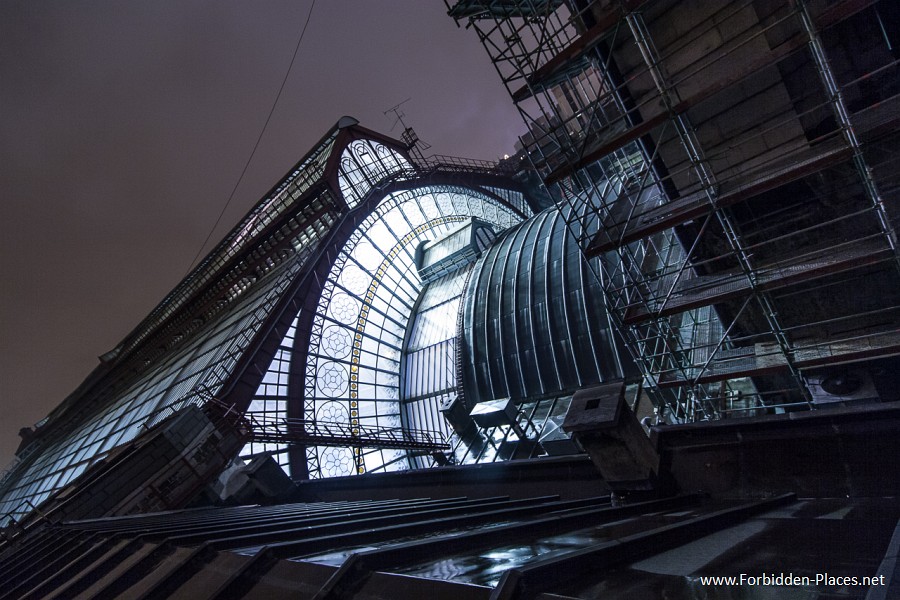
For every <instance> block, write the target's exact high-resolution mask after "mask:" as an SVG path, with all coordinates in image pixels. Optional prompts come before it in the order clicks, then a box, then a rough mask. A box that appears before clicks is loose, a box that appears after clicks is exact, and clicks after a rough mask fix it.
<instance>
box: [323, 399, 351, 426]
mask: <svg viewBox="0 0 900 600" xmlns="http://www.w3.org/2000/svg"><path fill="white" fill-rule="evenodd" d="M316 421H317V422H319V423H349V422H350V413H348V412H347V407H346V406H344V405H343V403H341V402H334V401H333V400H332V401H330V402H325V403H324V404H322V406H320V407H319V410H317V411H316Z"/></svg>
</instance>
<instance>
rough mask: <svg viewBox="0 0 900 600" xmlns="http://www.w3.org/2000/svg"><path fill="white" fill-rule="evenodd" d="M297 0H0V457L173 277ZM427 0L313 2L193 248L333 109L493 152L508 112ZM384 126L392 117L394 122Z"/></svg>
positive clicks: (286, 37) (303, 2)
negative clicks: (400, 116)
mask: <svg viewBox="0 0 900 600" xmlns="http://www.w3.org/2000/svg"><path fill="white" fill-rule="evenodd" d="M309 6H310V0H290V1H283V2H274V1H273V2H247V1H246V0H240V1H232V2H185V1H183V0H179V1H171V2H163V1H160V2H138V1H135V0H132V1H130V2H121V0H119V1H116V2H112V1H108V2H33V1H23V2H11V1H9V0H7V1H5V2H3V3H2V4H0V202H2V209H3V211H2V218H0V228H2V233H0V281H2V282H3V283H2V289H0V292H2V296H0V298H2V302H0V306H2V309H0V359H2V360H0V406H2V409H3V412H2V417H3V418H2V420H0V469H2V468H4V467H5V466H6V464H7V463H8V462H9V461H10V460H12V458H13V452H14V451H15V449H16V447H17V446H18V443H19V438H18V435H17V434H18V430H19V428H20V427H22V426H26V425H31V424H33V423H34V422H36V421H38V420H39V419H41V418H42V417H44V416H45V415H46V414H47V413H48V412H49V411H50V410H51V409H52V408H53V407H54V406H56V405H57V404H59V402H61V401H62V400H63V398H65V397H66V396H67V395H68V394H69V393H70V392H71V391H73V390H74V389H75V387H76V386H77V385H78V384H79V383H80V382H81V381H82V380H83V379H84V377H86V376H87V374H88V373H89V372H90V371H91V370H92V369H93V368H94V367H95V366H96V364H97V356H99V355H100V354H102V353H104V352H106V351H108V350H110V349H112V348H113V347H114V346H115V345H116V344H117V343H118V342H119V341H120V340H121V339H122V338H123V337H124V336H125V335H126V334H127V333H128V332H129V331H131V329H132V328H133V327H134V326H135V325H137V323H138V322H139V321H140V319H142V318H143V317H144V316H145V315H146V314H147V313H148V312H149V311H150V310H151V309H152V308H153V307H154V306H155V305H156V304H157V303H158V302H159V301H160V300H161V299H162V298H163V296H165V294H166V293H167V292H168V291H169V290H171V289H172V288H173V287H174V286H175V284H176V283H178V281H179V280H180V279H181V278H182V277H183V276H184V274H185V273H186V271H187V269H188V267H189V266H190V262H191V259H192V258H193V257H194V255H195V254H196V253H197V251H198V249H199V247H200V245H201V244H202V242H203V240H204V239H205V238H206V236H207V234H208V233H209V229H210V228H211V227H212V225H213V223H214V222H215V220H216V217H217V215H218V214H219V212H220V211H221V210H222V207H223V206H224V204H225V202H226V200H227V198H228V196H229V194H230V193H231V190H232V188H233V186H234V184H235V182H236V181H237V179H238V177H239V175H240V173H241V170H242V169H243V167H244V164H245V162H246V161H247V158H248V157H249V155H250V152H251V150H252V149H253V145H254V143H255V142H256V138H257V136H258V135H259V133H260V131H261V129H262V127H263V124H264V122H265V119H266V116H267V115H268V113H269V110H270V108H271V106H272V102H273V101H274V98H275V95H276V93H277V91H278V88H279V85H280V84H281V81H282V78H283V76H284V73H285V71H286V69H287V67H288V64H289V63H290V60H291V55H292V53H293V50H294V46H295V44H296V42H297V39H298V36H299V33H300V30H301V28H302V26H303V22H304V21H305V19H306V15H307V11H308V10H309ZM445 13H446V8H445V6H444V4H443V2H442V1H441V0H355V1H351V0H318V2H317V4H316V5H315V9H314V11H313V13H312V18H311V21H310V24H309V28H308V30H307V31H306V35H305V36H304V38H303V43H302V45H301V47H300V51H299V55H298V57H297V60H296V62H295V63H294V66H293V69H292V71H291V74H290V77H289V79H288V81H287V84H286V86H285V88H284V92H283V93H282V96H281V99H280V101H279V103H278V106H277V108H276V110H275V113H274V115H273V117H272V120H271V122H270V124H269V128H268V130H267V132H266V134H265V136H264V138H263V139H262V142H261V144H260V147H259V150H258V151H257V154H256V156H255V158H254V160H253V162H252V163H251V164H250V168H249V170H248V172H247V175H246V176H245V178H244V180H243V182H242V183H241V185H240V187H239V188H238V190H237V193H236V195H235V197H234V200H233V201H232V203H231V205H230V207H229V209H228V211H227V212H226V213H225V216H224V217H223V219H222V222H221V223H220V225H219V227H218V228H217V230H216V232H215V233H214V234H213V236H212V239H211V241H210V243H209V244H208V245H207V247H206V248H205V249H204V254H205V253H206V252H207V251H209V250H210V249H211V246H212V245H213V244H214V243H215V242H217V241H218V240H219V239H220V238H221V237H222V236H223V235H224V234H225V233H226V232H227V231H228V230H229V229H230V228H231V227H232V226H233V225H234V224H235V222H237V220H238V219H239V218H240V217H241V216H243V215H244V213H246V211H247V210H249V208H250V207H251V206H252V205H253V204H255V203H256V202H257V201H258V200H259V199H260V196H261V195H262V194H263V193H265V192H266V191H267V190H268V189H269V188H270V187H271V186H272V185H273V184H275V183H276V182H277V180H278V179H280V178H281V177H282V176H283V175H284V174H285V173H286V172H287V170H288V169H289V168H290V167H291V166H292V165H293V164H294V163H295V162H296V161H297V160H298V159H299V158H300V157H302V155H303V154H305V153H306V151H307V150H309V149H310V147H311V146H312V145H313V144H314V143H315V142H316V141H317V140H318V139H319V138H320V137H321V136H322V135H323V134H324V133H325V132H326V131H327V130H328V128H329V127H331V126H332V125H333V124H334V123H335V122H336V121H337V120H338V118H340V117H341V116H342V115H351V116H354V117H356V118H357V119H359V121H360V123H361V124H362V125H363V126H366V127H369V128H371V129H375V130H378V131H382V132H384V133H391V132H390V129H391V126H392V125H393V123H394V120H393V116H385V115H384V114H383V112H384V111H385V110H386V109H388V108H390V107H392V106H394V105H396V104H397V103H399V102H401V101H403V100H405V99H406V98H411V100H410V101H409V102H407V103H406V104H404V105H403V107H402V110H403V112H404V113H405V115H406V117H405V118H406V121H407V123H408V124H410V125H412V126H413V127H415V129H416V131H417V132H418V134H419V136H420V138H422V139H423V140H424V141H426V142H428V143H430V144H431V145H432V148H431V150H430V151H431V152H434V153H437V154H451V155H457V156H469V157H474V158H483V159H496V158H498V157H499V156H501V155H502V154H504V153H508V152H511V150H512V148H513V144H514V142H515V140H516V137H517V136H518V134H519V133H520V132H521V130H522V129H523V128H524V127H523V125H522V122H521V120H520V118H519V116H518V115H517V114H516V112H515V109H514V107H513V105H512V103H511V101H510V100H509V97H508V95H507V94H506V91H505V90H504V89H503V87H502V85H501V83H500V80H499V78H498V76H497V74H496V72H495V71H494V69H493V66H492V65H491V64H490V61H489V60H488V58H487V55H486V53H485V52H484V50H483V48H482V47H481V45H480V44H479V42H478V40H477V37H476V35H475V33H474V32H473V31H466V30H465V29H460V28H457V27H456V25H455V24H454V22H453V20H452V19H450V18H449V17H447V16H446V14H445ZM399 133H400V128H399V126H398V127H397V128H396V129H394V131H393V134H394V135H395V136H399Z"/></svg>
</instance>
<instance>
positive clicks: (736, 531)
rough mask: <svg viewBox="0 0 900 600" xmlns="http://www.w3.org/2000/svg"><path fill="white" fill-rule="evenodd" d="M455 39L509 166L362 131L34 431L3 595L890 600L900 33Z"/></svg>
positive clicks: (7, 481)
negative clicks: (491, 86)
mask: <svg viewBox="0 0 900 600" xmlns="http://www.w3.org/2000/svg"><path fill="white" fill-rule="evenodd" d="M448 10H449V14H450V15H451V16H452V17H453V18H455V19H456V20H457V22H459V23H465V25H466V27H467V28H471V29H474V31H475V32H476V33H477V35H478V37H479V39H480V40H481V42H482V43H483V44H484V46H485V48H486V49H487V51H488V54H489V56H490V58H491V60H492V61H493V63H494V65H495V66H496V69H497V72H498V74H499V76H500V78H501V80H502V82H503V83H504V85H506V87H507V89H508V90H509V93H510V96H511V99H512V101H513V102H514V103H515V104H516V106H517V107H518V109H519V111H520V112H521V114H522V116H523V117H524V119H525V122H526V124H527V125H528V126H529V132H528V134H527V135H526V136H524V138H523V139H522V148H521V151H520V153H519V154H518V155H517V156H516V157H514V158H513V159H509V160H506V161H503V162H501V163H500V164H496V165H495V164H487V163H480V162H477V161H468V160H463V159H455V158H449V157H431V158H424V156H423V154H422V152H421V148H420V147H416V146H415V144H416V140H417V137H416V136H415V134H414V132H412V131H411V130H409V129H407V130H406V131H405V132H404V135H403V139H404V140H405V141H404V142H400V141H397V140H393V139H391V138H389V137H386V136H383V135H380V134H378V133H376V132H373V131H370V130H368V129H365V128H363V127H360V126H359V124H358V123H356V121H355V120H353V119H350V118H347V117H345V118H343V119H341V120H340V121H339V122H338V123H337V124H336V125H335V127H334V128H333V129H332V130H330V131H329V132H328V133H327V134H326V135H325V137H323V139H322V140H321V141H320V142H319V143H318V144H317V145H316V146H315V148H313V149H312V150H311V151H310V152H309V153H308V154H307V155H306V156H305V157H304V158H303V159H302V160H301V161H300V162H298V164H297V165H296V166H295V167H294V168H293V169H292V170H291V171H290V172H289V173H288V175H286V177H285V178H284V179H283V180H282V181H281V182H279V184H278V185H276V186H275V187H274V188H273V189H272V190H271V191H270V192H269V193H267V194H266V195H265V196H264V197H263V199H262V200H261V201H260V202H259V203H258V204H257V206H256V207H254V209H253V210H252V211H251V212H250V213H249V214H248V215H247V216H246V217H245V218H244V219H243V220H242V221H241V222H240V223H239V224H238V225H237V226H236V227H235V228H234V229H233V230H232V231H231V233H229V235H228V236H226V238H225V239H224V240H223V241H222V242H221V243H220V244H219V245H218V246H217V247H216V249H215V250H214V251H213V252H212V253H211V254H210V255H209V256H208V257H207V258H206V259H205V260H204V262H202V263H201V264H200V266H199V267H198V268H197V269H195V271H194V272H192V273H191V274H190V275H189V276H188V277H187V278H185V280H184V281H183V282H181V283H180V284H179V286H178V287H176V289H175V290H174V291H173V292H172V293H171V294H170V295H169V296H168V297H166V298H165V299H164V300H163V302H162V303H161V304H160V305H159V306H158V307H157V308H156V309H154V311H153V312H152V313H151V314H150V315H149V316H148V317H147V319H145V320H144V321H143V322H142V323H141V324H139V326H138V327H137V328H136V329H135V330H134V331H133V332H131V333H130V334H129V335H128V336H127V337H126V338H125V339H124V340H123V341H122V343H121V344H119V345H118V346H117V347H116V348H115V349H114V350H112V351H110V352H108V353H107V354H105V355H104V356H103V357H101V365H100V366H99V367H98V368H97V370H96V371H95V372H94V373H92V374H91V375H90V376H89V377H88V379H87V380H86V381H85V382H84V383H83V384H82V386H80V387H79V389H78V390H76V391H75V392H74V393H73V394H72V395H71V396H70V397H69V398H67V399H66V400H65V401H64V402H63V403H62V404H61V405H60V407H59V408H57V409H56V410H55V411H53V413H51V415H49V417H48V418H47V419H46V420H45V421H43V422H41V423H39V424H38V425H36V426H35V428H34V429H33V430H25V431H24V432H23V438H24V439H23V443H22V446H21V447H20V449H19V452H18V453H17V459H16V461H15V462H14V464H13V465H11V467H10V469H9V470H8V471H7V472H6V474H5V475H4V476H3V478H2V480H0V512H2V513H4V514H5V515H6V516H5V519H4V523H5V524H6V525H7V527H6V528H5V529H4V530H3V534H4V540H5V541H3V542H2V543H0V582H2V585H0V590H2V591H0V597H9V598H13V597H16V598H18V597H27V598H45V597H54V598H71V597H79V598H80V597H84V598H88V597H90V598H117V597H123V598H165V597H179V596H180V597H192V598H193V597H197V598H217V599H222V598H278V597H292V598H293V597H301V598H315V599H319V600H324V599H328V598H331V599H338V598H359V599H374V598H422V597H434V598H436V599H437V598H460V597H463V598H486V599H487V598H490V599H496V600H499V599H526V598H527V599H542V600H552V599H560V598H563V599H569V600H571V599H572V598H595V597H605V596H609V597H637V598H643V597H648V598H651V597H652V598H657V597H670V598H697V599H699V598H732V597H734V594H736V593H737V594H743V592H744V591H746V589H748V588H741V591H740V592H737V591H736V588H737V587H740V586H742V585H744V584H745V583H746V582H745V581H744V580H741V579H739V578H740V577H742V576H744V577H746V576H750V577H760V576H764V575H771V577H775V576H776V575H777V574H778V571H781V573H782V575H784V574H786V573H788V574H790V576H791V577H792V578H793V577H794V576H797V577H798V579H796V580H795V579H790V581H787V582H786V581H785V579H784V578H783V577H782V579H780V580H778V581H775V580H771V581H768V583H767V582H766V581H765V580H761V581H757V582H756V583H757V584H758V586H757V587H754V588H752V589H753V592H752V594H751V595H753V594H756V595H754V597H757V595H758V596H759V597H763V596H765V594H771V597H803V598H866V599H867V600H872V599H875V598H890V597H900V590H898V587H897V586H898V582H900V572H898V566H897V565H898V563H897V560H896V557H897V551H898V548H900V527H898V518H900V506H898V503H897V498H898V497H900V477H898V475H897V470H896V468H895V465H894V463H895V462H896V456H897V454H898V451H900V447H898V445H900V435H898V433H900V397H898V395H897V389H900V375H898V373H900V358H898V356H900V254H898V245H897V244H898V240H897V231H898V227H900V198H898V194H900V187H898V179H897V172H898V171H900V169H898V166H900V165H898V161H897V150H896V146H897V142H898V130H900V128H898V125H900V120H898V119H900V100H898V98H900V84H898V81H900V78H898V77H897V68H898V50H897V49H898V42H900V14H898V11H896V10H895V7H894V6H893V5H892V4H891V3H889V2H887V0H881V1H872V0H834V1H830V0H784V1H781V0H734V1H732V2H699V1H698V2H691V1H684V2H678V1H675V0H652V1H646V0H620V1H619V0H617V1H604V0H460V1H458V2H456V3H454V4H453V5H452V6H451V5H450V4H449V3H448ZM198 406H199V407H203V409H204V410H203V411H201V410H199V409H198V408H197V407H198ZM204 415H206V416H204ZM210 415H211V416H210ZM194 417H196V419H194ZM192 419H193V420H192ZM207 421H208V422H207ZM222 423H225V424H226V425H225V426H220V425H221V424H222ZM229 423H230V424H231V425H230V426H229V425H228V424H229ZM186 424H187V425H186ZM229 427H230V428H229ZM191 428H193V429H191ZM188 430H190V431H192V432H193V431H198V432H201V431H202V432H203V435H200V434H196V435H193V434H190V435H189V434H186V433H184V432H185V431H188ZM570 434H571V435H570ZM210 440H212V441H210ZM215 440H225V441H223V442H222V443H221V444H219V445H217V444H216V443H215ZM247 440H249V441H247ZM245 442H247V443H246V446H244V447H243V450H240V451H238V450H237V449H238V448H239V447H240V445H241V444H243V443H245ZM226 447H227V448H226ZM225 450H228V452H226V451H225ZM235 454H240V457H239V459H241V458H242V459H250V460H249V464H246V465H245V464H242V463H241V461H240V460H238V461H237V462H235V461H234V460H233V458H234V456H235ZM584 454H587V455H588V456H584ZM273 461H274V462H273ZM141 465H143V467H141ZM151 471H152V473H151ZM213 471H215V472H213ZM285 474H288V475H290V479H288V478H287V477H286V475H285ZM351 475H352V477H351ZM213 480H214V481H213ZM209 481H211V482H212V483H210V485H209V486H208V487H206V488H205V489H204V491H203V492H202V493H201V494H200V495H199V496H196V495H195V494H194V492H196V491H197V490H199V489H200V488H201V487H202V485H203V484H204V483H205V482H209ZM188 492H190V494H189V493H188ZM192 494H194V495H195V496H196V497H197V499H195V500H194V502H195V503H196V505H195V506H194V507H193V508H191V509H189V510H183V511H182V510H175V509H178V508H179V507H181V506H184V505H185V503H186V502H188V501H189V500H190V499H189V498H188V497H187V496H189V495H192ZM248 498H252V499H253V500H252V501H253V502H260V503H263V504H269V505H267V506H261V505H260V506H228V505H226V504H227V503H229V502H231V503H233V502H237V501H241V502H245V501H248V500H247V499H248ZM211 504H217V506H210V505H211ZM85 507H93V508H92V509H91V510H95V512H79V511H82V509H84V510H88V509H87V508H85ZM161 508H165V509H170V510H169V512H166V513H159V514H144V515H133V514H131V513H134V512H146V511H148V510H156V509H161ZM113 515H117V516H116V518H115V519H111V518H109V517H110V516H113ZM123 515H127V516H123ZM776 561H777V564H775V563H776ZM822 574H825V575H826V578H825V579H820V578H819V576H820V575H822ZM827 575H831V576H832V578H834V577H837V578H838V579H832V580H829V579H827ZM711 576H713V577H722V576H725V577H735V578H738V579H735V580H724V579H709V577H711ZM759 586H761V587H759ZM760 590H761V591H760ZM757 592H759V594H757ZM742 597H743V596H742ZM765 597H769V596H765Z"/></svg>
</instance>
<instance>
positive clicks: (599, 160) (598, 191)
mask: <svg viewBox="0 0 900 600" xmlns="http://www.w3.org/2000/svg"><path fill="white" fill-rule="evenodd" d="M448 10H449V14H450V15H451V16H452V17H454V18H455V19H456V20H457V22H458V23H465V24H466V26H467V27H470V28H472V29H474V30H475V31H476V32H477V34H478V37H479V39H480V41H481V42H482V44H483V45H484V47H485V49H486V50H487V52H488V54H489V56H490V58H491V60H492V62H493V64H494V66H495V68H496V70H497V73H498V74H499V76H500V78H501V80H502V82H503V84H504V85H505V86H506V88H507V90H508V92H509V94H510V96H511V97H512V99H513V101H514V102H515V104H516V106H517V108H518V110H519V112H520V114H521V115H522V117H523V118H524V120H525V122H526V124H527V126H528V128H529V132H528V134H527V135H526V136H524V137H523V139H522V143H523V147H524V148H523V153H525V154H526V155H527V156H528V158H529V159H530V161H531V164H532V165H533V166H534V168H535V169H536V170H537V172H538V173H539V174H540V176H541V178H542V179H543V181H544V182H545V184H546V185H547V186H548V188H549V190H550V192H551V194H554V195H555V196H556V197H557V198H558V199H559V202H558V208H559V210H560V211H561V213H562V214H563V215H564V216H565V218H566V222H567V225H568V228H569V231H570V233H571V234H572V235H574V236H576V238H577V239H578V241H579V243H580V247H581V249H582V251H583V253H584V255H585V257H586V258H587V259H589V264H590V265H591V268H592V271H593V274H594V276H595V277H597V278H598V279H599V280H600V282H601V286H602V288H603V293H604V299H605V302H606V305H607V309H608V311H609V313H610V318H611V319H612V321H613V322H614V323H615V325H616V326H617V327H618V329H619V331H620V332H621V335H622V337H623V339H624V340H625V343H626V346H627V347H628V349H629V351H630V353H631V355H632V356H633V358H634V359H635V362H636V364H637V365H638V367H639V368H640V370H641V372H642V374H643V377H644V386H645V390H646V391H647V392H648V394H649V395H650V396H651V398H652V399H653V401H654V403H655V404H656V407H657V412H658V414H659V416H660V418H665V419H666V420H668V421H671V422H687V421H697V420H705V419H718V418H725V417H730V416H752V415H756V414H761V413H765V412H772V411H775V410H779V411H780V410H797V409H801V410H802V409H813V408H816V407H817V406H818V401H817V400H818V399H817V397H816V395H815V394H814V393H812V392H811V385H810V378H811V377H812V378H815V377H818V376H819V374H820V373H822V372H823V370H824V369H827V368H834V367H833V366H834V365H846V364H854V363H871V362H872V361H878V360H882V359H886V358H887V357H891V356H895V355H897V354H900V254H898V246H897V233H896V225H895V224H896V223H897V220H898V213H900V201H898V197H897V196H898V183H900V181H898V178H897V176H896V175H895V172H896V171H897V166H898V155H897V150H896V144H895V143H893V142H895V141H896V137H897V136H896V133H897V130H898V124H900V83H898V82H900V77H898V74H897V54H898V52H897V39H896V36H897V35H898V31H897V30H898V26H897V24H896V23H893V22H888V19H886V18H885V16H884V15H883V14H882V12H880V11H881V6H880V5H879V3H878V2H871V1H869V2H860V1H855V0H841V1H837V2H826V1H809V2H807V1H805V0H793V1H791V2H774V1H772V2H770V1H764V0H736V1H733V2H727V3H725V2H722V3H718V2H717V3H692V4H691V6H690V7H684V6H683V5H681V6H680V5H679V3H678V2H673V1H666V0H660V1H653V2H645V1H640V0H620V1H618V2H601V1H591V0H567V1H566V2H561V1H557V2H550V1H546V0H544V1H539V0H506V1H501V0H462V1H460V2H456V3H455V4H454V5H453V6H450V5H449V4H448Z"/></svg>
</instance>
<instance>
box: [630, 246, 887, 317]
mask: <svg viewBox="0 0 900 600" xmlns="http://www.w3.org/2000/svg"><path fill="white" fill-rule="evenodd" d="M893 257H894V254H893V251H892V250H891V249H890V248H888V247H886V246H885V245H884V243H883V242H882V241H880V240H876V241H869V240H865V241H863V242H854V243H850V244H844V245H842V246H840V247H837V248H834V247H830V248H823V249H821V250H817V251H815V252H808V253H805V254H803V255H801V256H797V257H791V258H787V259H784V260H781V261H778V262H776V263H772V264H770V265H766V266H763V267H760V268H759V269H757V270H756V272H755V276H756V287H757V289H759V290H761V291H771V290H775V289H778V288H782V287H786V286H789V285H794V284H797V283H802V282H806V281H813V280H816V279H819V278H821V277H825V276H827V275H833V274H836V273H841V272H845V271H849V270H853V269H858V268H861V267H865V266H869V265H874V264H877V263H879V262H882V261H887V260H891V259H892V258H893ZM751 290H752V286H751V285H750V280H749V279H748V278H747V276H746V275H744V273H742V272H736V271H730V272H728V273H722V274H719V275H708V276H700V277H693V278H690V279H685V281H684V282H683V283H682V284H680V285H679V286H678V287H676V288H675V290H674V291H673V292H672V294H671V296H670V297H669V298H668V301H666V300H665V298H660V299H659V300H658V301H656V302H653V303H652V304H651V307H650V310H649V311H648V310H647V309H646V308H645V306H644V305H643V304H641V305H635V306H633V307H631V308H629V309H628V310H627V311H626V313H625V319H624V321H625V323H626V324H628V325H632V324H635V323H640V322H643V321H646V320H648V319H650V318H659V317H666V316H670V315H674V314H677V313H680V312H684V311H686V310H690V309H693V308H699V307H701V306H709V305H711V304H717V303H720V302H724V301H726V300H730V299H733V298H738V297H741V296H743V295H745V294H747V293H749V292H750V291H751Z"/></svg>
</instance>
